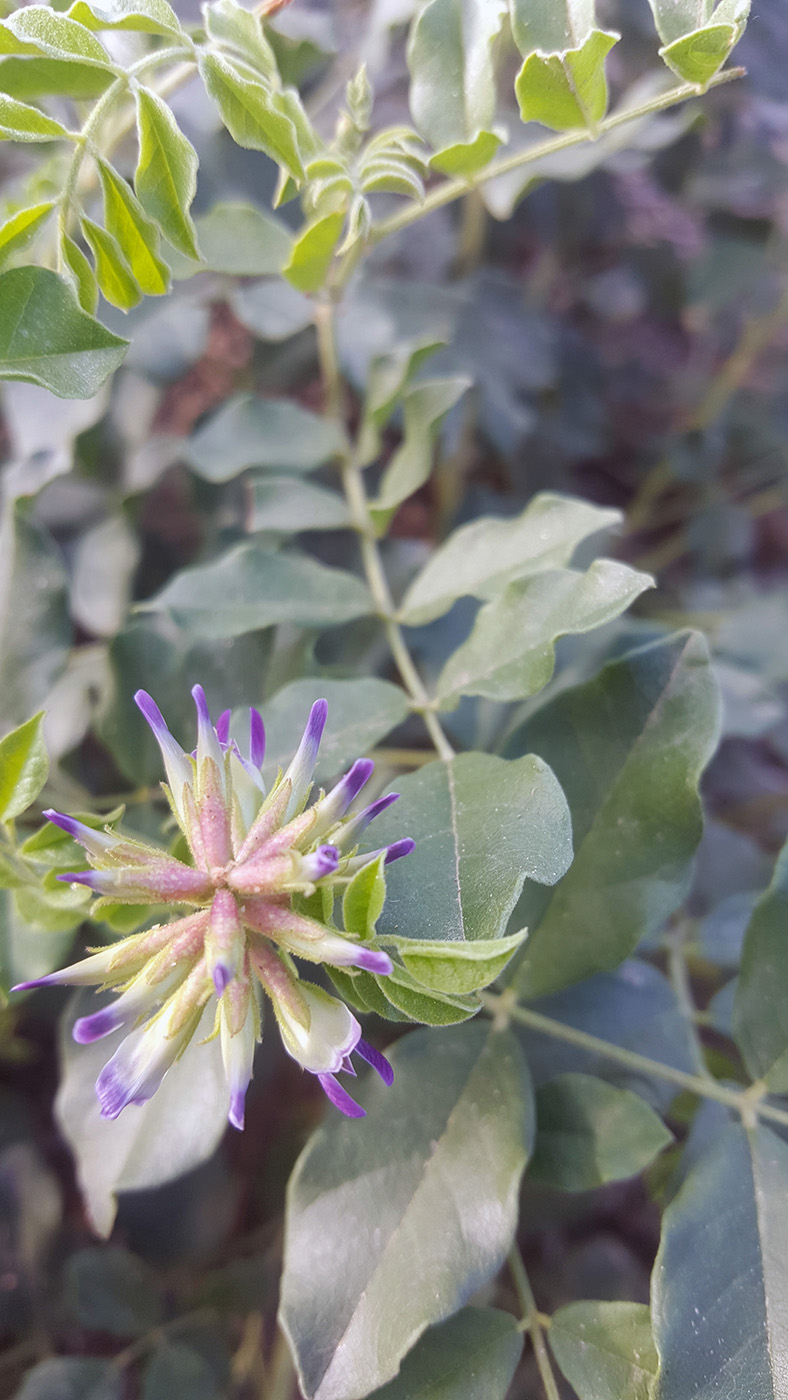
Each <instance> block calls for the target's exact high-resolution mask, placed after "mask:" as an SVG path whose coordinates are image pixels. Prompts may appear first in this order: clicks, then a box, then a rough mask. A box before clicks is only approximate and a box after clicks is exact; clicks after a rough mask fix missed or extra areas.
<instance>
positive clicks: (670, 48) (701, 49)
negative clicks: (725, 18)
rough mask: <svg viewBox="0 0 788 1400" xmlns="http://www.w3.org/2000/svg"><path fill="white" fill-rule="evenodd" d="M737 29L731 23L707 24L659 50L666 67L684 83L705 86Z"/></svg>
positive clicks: (736, 39) (729, 46)
mask: <svg viewBox="0 0 788 1400" xmlns="http://www.w3.org/2000/svg"><path fill="white" fill-rule="evenodd" d="M739 35H740V30H738V29H737V27H736V26H735V25H733V24H709V25H706V27H705V28H704V29H696V30H695V32H694V33H692V34H685V35H684V36H683V37H682V38H681V39H676V40H675V42H674V43H672V44H666V45H665V46H664V47H663V48H661V49H660V51H659V53H660V57H661V58H664V60H665V62H666V63H667V65H668V68H672V70H673V72H674V73H675V74H676V75H677V76H678V77H679V78H682V79H683V80H684V82H686V83H697V84H698V86H699V87H705V85H706V83H708V82H710V81H711V79H712V78H713V77H714V74H715V73H717V72H718V71H719V69H720V68H721V67H722V65H723V63H724V62H725V60H726V58H727V57H728V55H729V53H730V52H731V50H732V49H733V48H734V47H735V45H736V43H737V41H738V39H739Z"/></svg>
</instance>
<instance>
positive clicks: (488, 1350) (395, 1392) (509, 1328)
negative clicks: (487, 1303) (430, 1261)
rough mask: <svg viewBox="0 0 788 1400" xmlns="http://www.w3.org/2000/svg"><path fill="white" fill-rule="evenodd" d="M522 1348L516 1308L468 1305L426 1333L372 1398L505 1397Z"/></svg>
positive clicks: (448, 1399)
mask: <svg viewBox="0 0 788 1400" xmlns="http://www.w3.org/2000/svg"><path fill="white" fill-rule="evenodd" d="M522 1349H523V1339H522V1333H521V1332H520V1330H519V1328H518V1326H517V1319H516V1318H514V1317H513V1316H512V1314H511V1313H506V1312H499V1311H498V1310H497V1309H495V1308H463V1309H462V1311H461V1312H458V1313H457V1314H456V1316H455V1317H451V1318H449V1320H448V1322H443V1323H441V1324H440V1326H439V1327H434V1328H431V1329H430V1331H429V1332H426V1333H425V1335H424V1336H423V1337H422V1339H421V1341H420V1342H418V1343H417V1344H416V1347H415V1348H414V1350H413V1351H412V1352H410V1353H409V1354H408V1356H406V1357H405V1360H404V1361H403V1363H402V1367H401V1369H400V1373H399V1375H398V1376H396V1377H395V1379H394V1380H393V1381H389V1383H388V1385H385V1386H384V1387H383V1389H382V1390H376V1391H375V1392H374V1394H373V1395H371V1396H370V1400H504V1397H505V1396H506V1395H507V1394H508V1390H509V1384H510V1382H511V1380H512V1377H513V1375H514V1372H515V1370H516V1367H517V1363H518V1361H519V1359H520V1353H521V1352H522Z"/></svg>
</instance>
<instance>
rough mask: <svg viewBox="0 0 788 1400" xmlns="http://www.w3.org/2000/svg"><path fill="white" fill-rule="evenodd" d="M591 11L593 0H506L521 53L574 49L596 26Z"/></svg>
mask: <svg viewBox="0 0 788 1400" xmlns="http://www.w3.org/2000/svg"><path fill="white" fill-rule="evenodd" d="M667 2H668V3H674V0H667ZM690 3H694V0H690ZM595 11H596V3H595V0H509V15H510V19H511V24H512V37H513V39H514V42H515V43H516V45H517V47H518V49H519V50H520V53H521V54H523V55H525V54H529V53H533V52H534V51H536V50H537V49H538V50H539V51H540V52H541V53H543V54H550V53H560V52H562V51H563V50H564V49H574V48H578V47H579V46H580V45H581V44H582V43H583V41H584V40H585V38H586V36H587V34H588V32H589V30H591V29H593V28H594V27H595V25H596V13H595Z"/></svg>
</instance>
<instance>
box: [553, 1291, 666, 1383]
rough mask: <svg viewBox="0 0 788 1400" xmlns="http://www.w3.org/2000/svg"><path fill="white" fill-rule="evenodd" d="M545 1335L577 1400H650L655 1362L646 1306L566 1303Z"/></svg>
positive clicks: (555, 1314) (652, 1338)
mask: <svg viewBox="0 0 788 1400" xmlns="http://www.w3.org/2000/svg"><path fill="white" fill-rule="evenodd" d="M547 1336H548V1340H549V1342H550V1349H551V1351H552V1353H553V1356H554V1357H555V1359H556V1361H557V1362H558V1365H559V1366H560V1368H561V1370H562V1372H563V1374H564V1375H565V1377H566V1379H567V1380H568V1381H569V1383H570V1385H571V1386H573V1387H574V1389H575V1391H576V1392H577V1395H578V1397H579V1400H650V1398H651V1394H652V1388H653V1385H654V1380H655V1378H656V1375H657V1369H658V1364H659V1362H658V1358H657V1352H656V1348H655V1346H654V1337H653V1335H652V1331H651V1317H650V1315H649V1310H648V1307H647V1306H646V1304H645V1303H618V1302H616V1303H596V1302H585V1301H584V1302H581V1303H568V1304H567V1305H566V1307H563V1308H558V1310H557V1311H556V1312H554V1313H553V1315H552V1317H551V1318H550V1328H549V1331H548V1333H547Z"/></svg>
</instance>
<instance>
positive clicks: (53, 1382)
mask: <svg viewBox="0 0 788 1400" xmlns="http://www.w3.org/2000/svg"><path fill="white" fill-rule="evenodd" d="M124 1389H125V1382H124V1378H123V1373H122V1371H120V1370H119V1369H118V1368H117V1367H115V1366H113V1364H112V1362H111V1361H93V1360H90V1359H83V1358H82V1357H76V1356H58V1357H53V1358H52V1360H50V1361H39V1362H38V1364H37V1365H36V1366H33V1368H32V1369H31V1370H30V1371H28V1373H27V1375H26V1376H25V1378H24V1380H23V1381H22V1384H21V1386H20V1388H19V1390H17V1392H16V1394H15V1395H14V1400H122V1397H123V1391H124Z"/></svg>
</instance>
